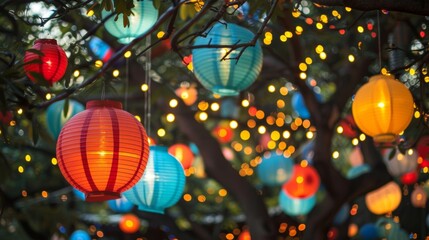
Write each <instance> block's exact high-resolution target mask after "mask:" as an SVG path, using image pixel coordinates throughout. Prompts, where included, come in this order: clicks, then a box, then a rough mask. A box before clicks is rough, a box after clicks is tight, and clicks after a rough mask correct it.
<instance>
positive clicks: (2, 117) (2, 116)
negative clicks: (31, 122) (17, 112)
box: [0, 111, 13, 126]
mask: <svg viewBox="0 0 429 240" xmlns="http://www.w3.org/2000/svg"><path fill="white" fill-rule="evenodd" d="M12 119H13V115H12V112H11V111H7V112H5V113H2V112H1V111H0V122H1V123H3V125H5V126H8V125H9V123H10V121H12Z"/></svg>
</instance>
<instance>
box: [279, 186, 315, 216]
mask: <svg viewBox="0 0 429 240" xmlns="http://www.w3.org/2000/svg"><path fill="white" fill-rule="evenodd" d="M279 205H280V208H281V209H282V211H283V212H284V213H286V214H287V215H290V216H300V215H306V214H307V213H309V212H310V211H311V209H313V207H314V206H315V205H316V195H311V196H308V197H305V198H295V197H292V196H290V195H289V194H287V193H286V192H284V191H280V193H279Z"/></svg>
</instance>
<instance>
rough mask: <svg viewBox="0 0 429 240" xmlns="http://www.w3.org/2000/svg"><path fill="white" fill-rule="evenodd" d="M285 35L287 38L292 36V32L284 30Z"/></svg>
mask: <svg viewBox="0 0 429 240" xmlns="http://www.w3.org/2000/svg"><path fill="white" fill-rule="evenodd" d="M285 36H286V37H287V38H292V37H293V33H292V32H290V31H286V32H285Z"/></svg>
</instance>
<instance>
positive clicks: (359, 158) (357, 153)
mask: <svg viewBox="0 0 429 240" xmlns="http://www.w3.org/2000/svg"><path fill="white" fill-rule="evenodd" d="M349 162H350V165H352V166H353V167H356V166H359V165H361V164H363V155H362V152H361V150H360V148H359V147H354V148H353V150H352V151H351V152H350V155H349Z"/></svg>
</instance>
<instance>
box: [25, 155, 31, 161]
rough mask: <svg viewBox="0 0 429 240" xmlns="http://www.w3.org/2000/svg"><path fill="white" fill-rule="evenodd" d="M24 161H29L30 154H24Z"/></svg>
mask: <svg viewBox="0 0 429 240" xmlns="http://www.w3.org/2000/svg"><path fill="white" fill-rule="evenodd" d="M25 161H27V162H31V156H30V154H27V155H25Z"/></svg>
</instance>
